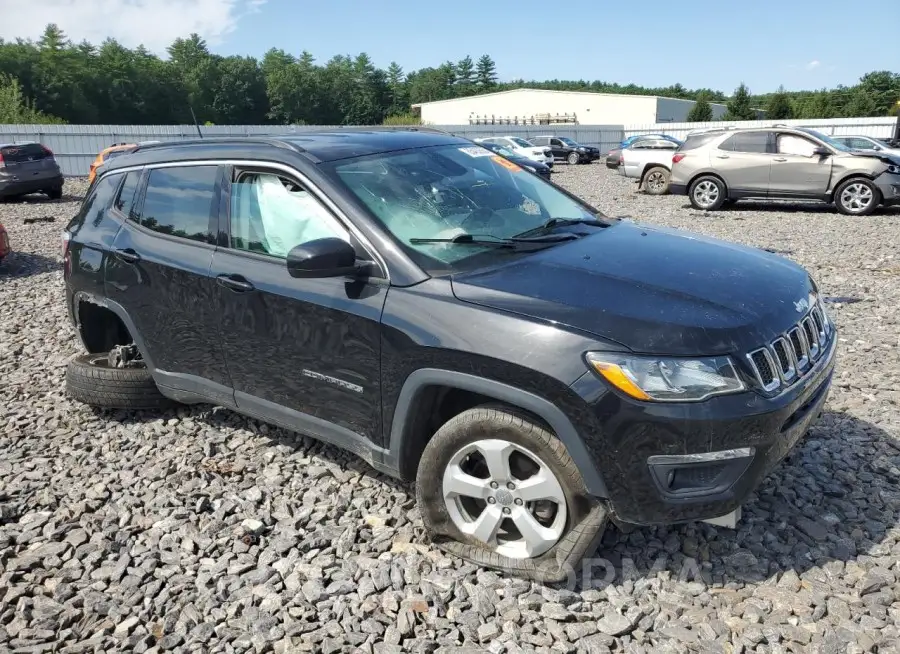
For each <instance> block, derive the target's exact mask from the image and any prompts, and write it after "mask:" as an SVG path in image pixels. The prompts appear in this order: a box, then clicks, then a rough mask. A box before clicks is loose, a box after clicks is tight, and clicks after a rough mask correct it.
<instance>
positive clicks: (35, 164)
mask: <svg viewBox="0 0 900 654" xmlns="http://www.w3.org/2000/svg"><path fill="white" fill-rule="evenodd" d="M0 155H2V156H3V163H4V164H5V167H4V169H3V173H4V174H6V175H9V176H12V177H18V180H17V181H20V182H40V181H43V180H47V179H52V178H54V177H58V176H59V166H58V165H57V164H56V159H55V158H54V157H53V153H52V152H51V151H50V150H49V149H48V148H46V147H44V146H43V145H41V144H40V143H22V144H19V145H4V146H2V147H0Z"/></svg>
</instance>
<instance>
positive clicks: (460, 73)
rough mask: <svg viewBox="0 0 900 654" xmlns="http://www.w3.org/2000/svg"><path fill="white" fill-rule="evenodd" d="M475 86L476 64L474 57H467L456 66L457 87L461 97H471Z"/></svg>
mask: <svg viewBox="0 0 900 654" xmlns="http://www.w3.org/2000/svg"><path fill="white" fill-rule="evenodd" d="M474 84H475V64H474V63H473V62H472V57H470V56H469V55H466V56H465V57H463V58H462V59H460V60H459V62H457V64H456V85H457V87H459V94H460V95H470V94H471V93H472V88H473V85H474Z"/></svg>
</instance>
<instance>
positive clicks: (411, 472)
mask: <svg viewBox="0 0 900 654" xmlns="http://www.w3.org/2000/svg"><path fill="white" fill-rule="evenodd" d="M484 404H491V405H493V406H495V407H500V408H502V407H506V408H509V409H511V410H513V411H515V412H516V413H518V414H520V415H522V414H524V415H526V416H527V417H528V418H529V419H531V420H534V422H535V423H536V424H539V425H541V426H542V427H544V428H545V429H547V430H548V431H553V430H552V429H550V427H549V426H548V425H547V423H546V422H545V421H544V420H542V419H541V418H540V417H538V416H537V415H535V414H534V413H532V412H530V411H527V410H525V409H522V408H520V407H518V406H515V405H512V404H508V403H505V402H499V401H498V400H496V399H495V398H493V397H491V396H489V395H482V394H481V393H474V392H472V391H466V390H462V389H459V388H454V387H452V386H426V387H425V388H423V389H421V390H420V391H419V392H418V393H417V395H416V399H415V406H416V407H417V410H416V411H415V414H414V415H413V416H412V419H411V421H410V423H409V424H408V425H407V426H406V427H405V429H404V438H403V445H402V449H401V451H400V453H399V454H400V458H399V464H400V475H401V477H403V479H407V480H413V479H415V477H416V471H417V470H418V467H419V460H420V459H421V458H422V452H423V451H424V450H425V446H426V445H427V444H428V441H429V440H431V437H432V436H434V434H435V432H437V430H438V429H440V428H441V427H442V426H443V425H444V424H445V423H446V422H447V421H448V420H450V419H451V418H453V417H454V416H457V415H459V414H460V413H462V412H463V411H467V410H468V409H472V408H475V407H476V406H481V405H484Z"/></svg>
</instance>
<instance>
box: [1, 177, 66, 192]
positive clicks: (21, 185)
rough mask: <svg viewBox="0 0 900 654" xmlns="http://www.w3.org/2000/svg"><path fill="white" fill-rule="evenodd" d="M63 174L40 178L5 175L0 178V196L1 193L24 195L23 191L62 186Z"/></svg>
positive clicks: (36, 190)
mask: <svg viewBox="0 0 900 654" xmlns="http://www.w3.org/2000/svg"><path fill="white" fill-rule="evenodd" d="M62 185H63V176H62V173H60V174H59V175H53V176H49V177H41V178H40V179H38V178H35V179H27V178H16V177H7V178H0V196H3V195H24V194H25V193H36V192H38V191H43V190H45V189H50V188H57V187H60V188H61V187H62Z"/></svg>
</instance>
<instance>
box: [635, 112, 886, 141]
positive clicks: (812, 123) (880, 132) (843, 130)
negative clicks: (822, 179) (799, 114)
mask: <svg viewBox="0 0 900 654" xmlns="http://www.w3.org/2000/svg"><path fill="white" fill-rule="evenodd" d="M775 124H779V125H790V126H792V127H810V128H812V129H817V130H819V131H820V132H822V133H824V134H828V135H829V136H843V135H851V134H852V135H854V136H856V135H859V136H872V137H875V138H890V137H891V136H892V135H893V134H894V126H895V125H896V124H897V119H896V118H893V117H891V116H885V117H876V118H808V119H796V118H795V119H792V120H768V119H767V120H733V121H722V120H719V121H714V122H710V123H656V124H655V125H625V126H624V130H625V135H626V136H633V135H635V134H659V133H662V134H669V135H671V136H674V137H677V138H684V137H685V136H687V133H688V132H690V131H692V130H695V129H703V128H704V127H722V126H724V125H730V126H734V127H765V126H769V125H775Z"/></svg>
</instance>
